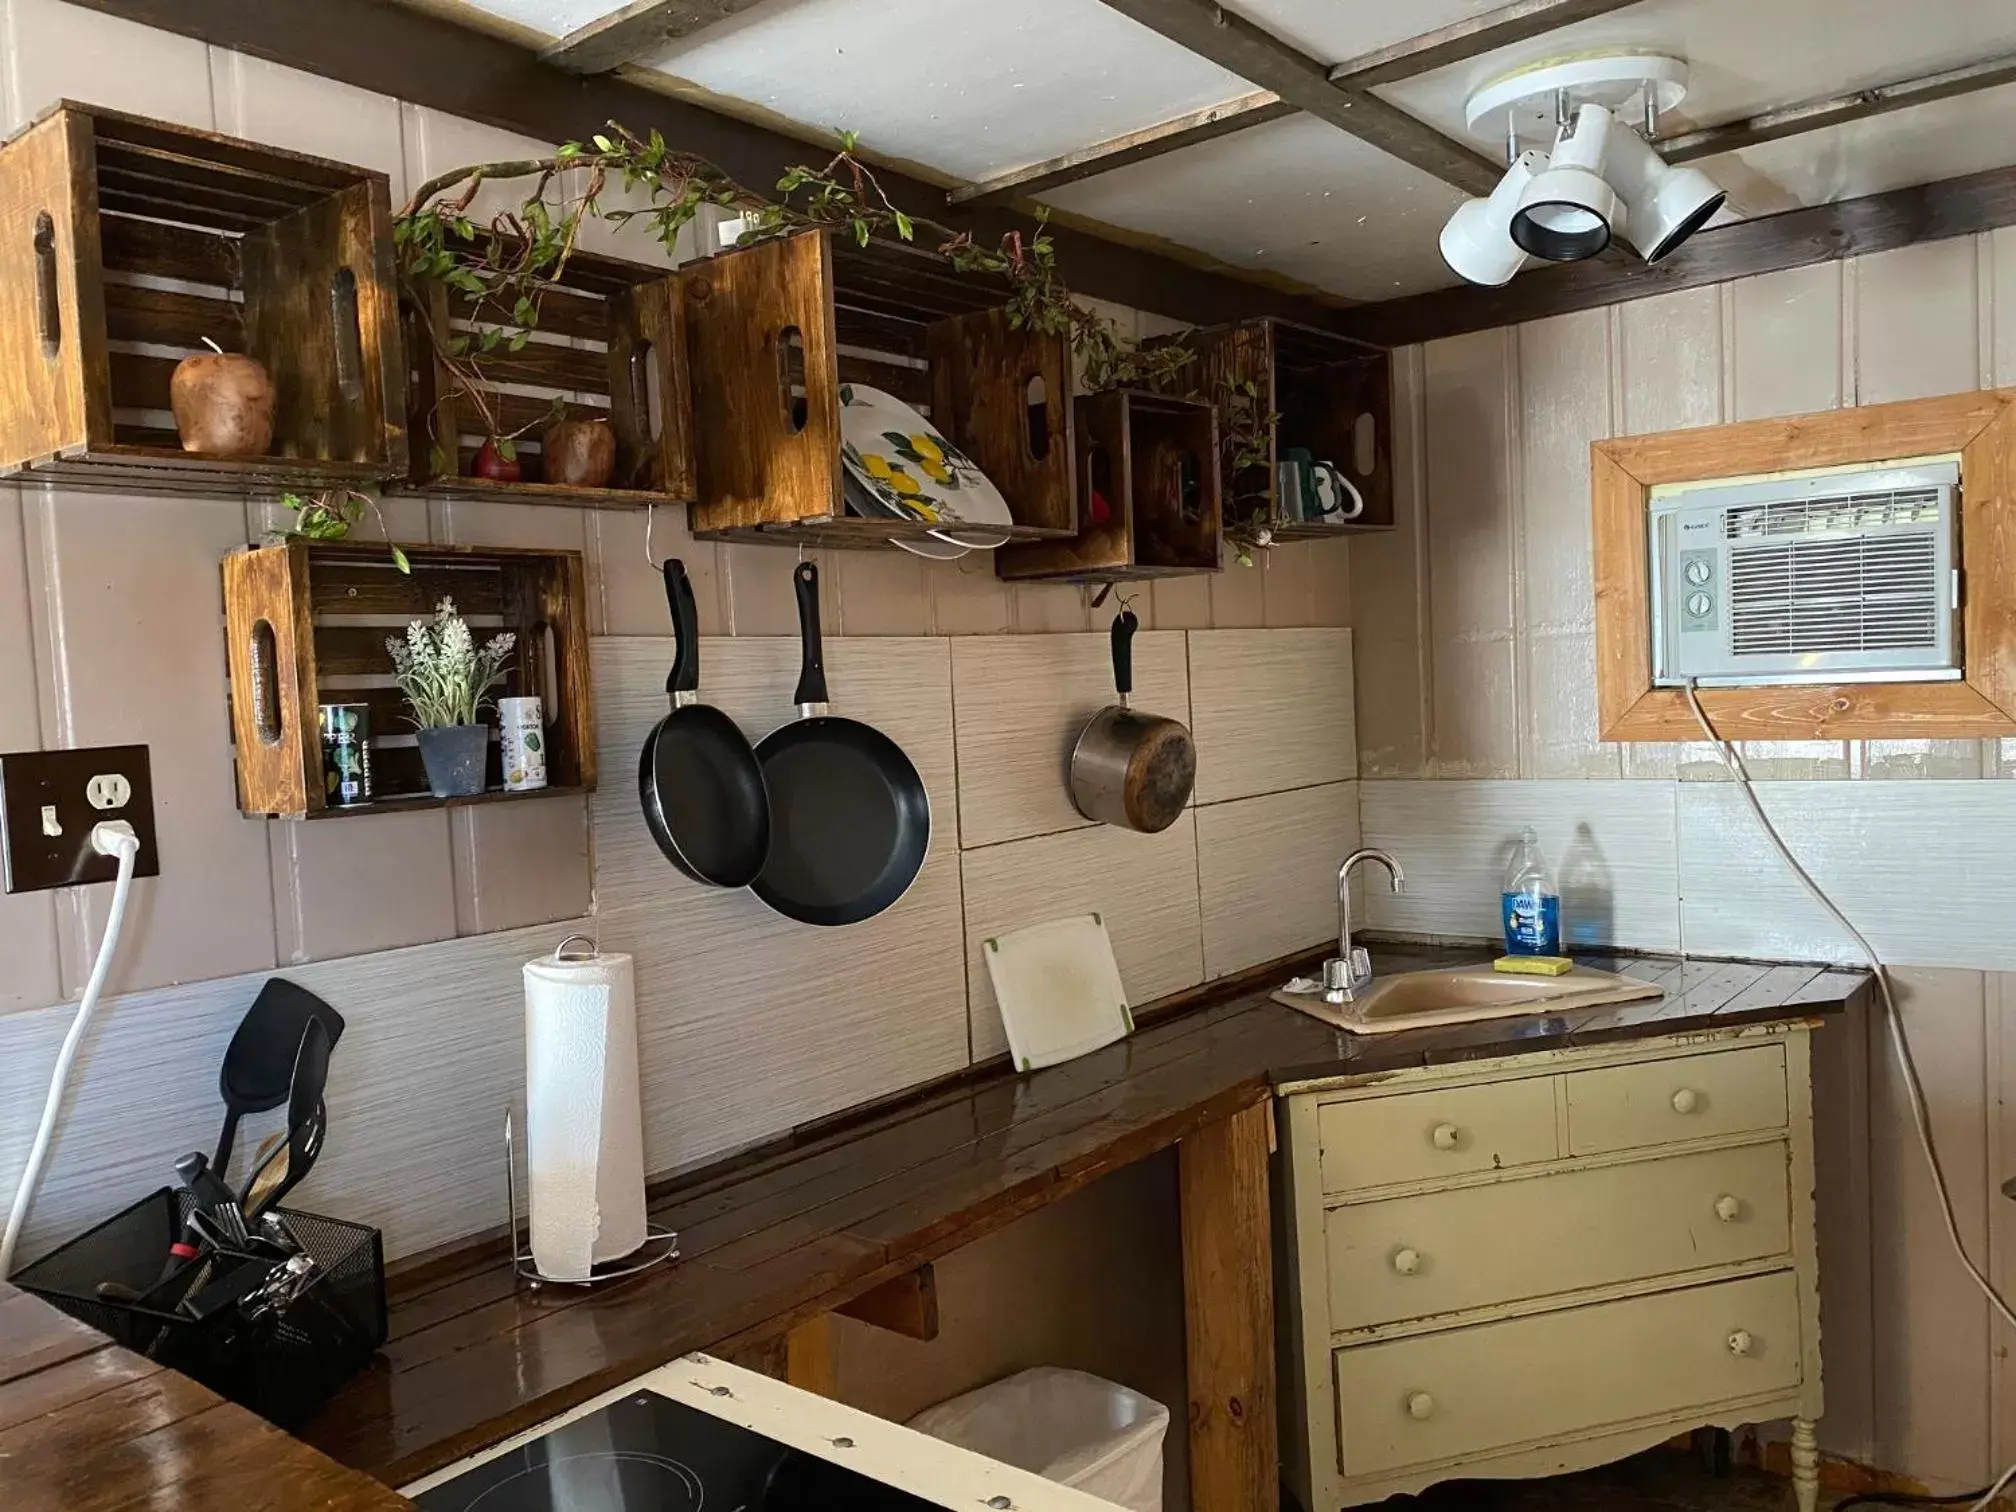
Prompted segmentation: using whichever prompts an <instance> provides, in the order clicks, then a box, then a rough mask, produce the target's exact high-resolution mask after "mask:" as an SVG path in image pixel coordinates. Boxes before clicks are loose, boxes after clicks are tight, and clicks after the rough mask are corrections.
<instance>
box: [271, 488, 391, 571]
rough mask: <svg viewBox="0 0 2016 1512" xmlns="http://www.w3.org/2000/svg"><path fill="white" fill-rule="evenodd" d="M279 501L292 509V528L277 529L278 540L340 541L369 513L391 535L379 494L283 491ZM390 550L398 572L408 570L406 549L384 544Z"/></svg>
mask: <svg viewBox="0 0 2016 1512" xmlns="http://www.w3.org/2000/svg"><path fill="white" fill-rule="evenodd" d="M280 504H281V507H282V508H284V509H291V510H293V511H294V524H293V526H292V528H291V529H288V530H283V531H277V532H275V535H276V536H277V538H278V539H280V540H283V541H284V540H300V541H341V540H346V539H348V538H349V535H350V531H351V529H352V527H354V526H357V525H360V524H362V523H363V521H364V516H365V515H366V514H367V513H368V514H370V515H372V516H373V517H374V518H375V519H376V520H377V521H378V528H379V529H380V530H381V531H384V532H385V534H387V535H390V534H391V531H389V530H386V528H385V515H384V512H383V511H382V510H380V509H379V507H378V495H377V494H375V493H366V492H365V491H363V490H362V489H356V488H331V489H328V490H326V491H324V492H322V493H319V494H310V495H308V496H307V497H306V498H303V497H302V496H301V495H300V494H297V493H283V494H282V495H280ZM386 549H387V550H388V551H390V552H391V553H392V565H393V566H394V567H397V568H398V569H399V570H400V571H401V572H408V573H410V572H411V571H412V570H413V564H412V563H411V562H409V561H407V560H406V553H405V552H403V551H401V550H400V549H399V547H398V546H397V544H391V545H388V546H387V547H386Z"/></svg>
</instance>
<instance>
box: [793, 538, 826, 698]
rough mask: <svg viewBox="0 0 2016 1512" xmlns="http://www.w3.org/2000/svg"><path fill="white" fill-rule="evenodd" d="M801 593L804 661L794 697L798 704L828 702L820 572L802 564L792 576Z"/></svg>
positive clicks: (800, 637)
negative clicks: (821, 633)
mask: <svg viewBox="0 0 2016 1512" xmlns="http://www.w3.org/2000/svg"><path fill="white" fill-rule="evenodd" d="M791 582H792V586H793V587H795V588H796V589H797V590H798V644H799V646H800V647H801V648H802V650H803V653H804V660H803V662H802V664H801V665H800V667H799V669H798V691H797V692H796V693H794V694H792V695H791V701H792V702H793V703H796V704H823V703H824V702H826V643H825V641H824V640H822V639H821V638H820V634H819V569H818V568H817V567H815V566H813V565H812V564H811V563H810V562H800V563H799V564H798V566H797V568H796V570H795V571H793V572H792V574H791Z"/></svg>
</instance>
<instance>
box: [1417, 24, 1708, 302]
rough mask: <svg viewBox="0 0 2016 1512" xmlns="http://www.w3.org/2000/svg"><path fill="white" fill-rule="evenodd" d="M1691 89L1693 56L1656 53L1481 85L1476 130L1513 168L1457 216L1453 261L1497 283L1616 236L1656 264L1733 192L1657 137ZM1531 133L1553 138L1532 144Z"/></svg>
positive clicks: (1449, 231) (1450, 243) (1572, 62)
mask: <svg viewBox="0 0 2016 1512" xmlns="http://www.w3.org/2000/svg"><path fill="white" fill-rule="evenodd" d="M1686 91H1687V65H1686V64H1684V63H1682V62H1680V61H1679V60H1678V59H1677V58H1668V57H1661V56H1657V55H1652V54H1632V55H1628V56H1619V55H1614V54H1611V55H1603V56H1597V57H1588V58H1573V59H1569V60H1567V61H1565V62H1559V63H1550V64H1547V65H1545V66H1543V67H1540V68H1533V69H1527V70H1525V71H1523V72H1521V73H1517V74H1513V75H1511V76H1509V77H1507V78H1504V79H1501V80H1499V81H1498V82H1497V83H1495V84H1491V85H1488V86H1486V87H1485V88H1484V89H1481V90H1479V91H1478V92H1477V93H1476V94H1474V95H1472V96H1471V97H1470V101H1469V105H1468V108H1467V110H1466V112H1465V115H1466V117H1467V120H1468V123H1469V126H1470V129H1471V130H1472V131H1473V132H1475V133H1476V134H1477V135H1479V136H1482V137H1487V138H1489V139H1492V140H1495V141H1498V142H1502V143H1504V144H1505V150H1506V155H1507V159H1508V161H1509V162H1510V164H1511V166H1510V167H1509V168H1508V169H1507V170H1506V173H1505V177H1504V178H1503V179H1502V180H1500V182H1499V184H1498V187H1497V188H1496V189H1494V190H1493V191H1492V192H1491V194H1490V196H1489V197H1488V198H1485V199H1471V200H1466V201H1464V202H1463V204H1462V205H1460V206H1458V207H1457V209H1456V213H1455V214H1454V215H1452V216H1451V217H1450V218H1449V222H1448V224H1447V225H1446V226H1444V227H1443V229H1442V239H1441V246H1442V256H1443V258H1444V260H1445V261H1447V262H1448V264H1449V266H1450V267H1451V268H1452V269H1453V270H1454V271H1455V272H1457V273H1458V274H1460V275H1461V276H1462V277H1463V278H1465V279H1467V280H1468V281H1469V282H1471V283H1477V284H1487V285H1497V284H1502V283H1504V282H1506V281H1507V280H1508V279H1510V278H1511V277H1512V276H1513V275H1514V274H1516V273H1517V272H1518V271H1519V270H1520V268H1522V267H1523V266H1524V265H1525V263H1526V261H1527V259H1528V258H1529V257H1538V258H1542V259H1545V260H1547V261H1550V262H1574V261H1578V260H1579V259H1581V258H1585V257H1594V256H1595V255H1596V254H1597V253H1599V252H1601V251H1602V250H1603V249H1604V248H1606V247H1607V246H1609V245H1610V242H1611V240H1612V238H1613V237H1621V238H1623V239H1624V240H1625V241H1627V242H1629V243H1630V244H1631V246H1632V247H1633V248H1635V249H1636V250H1637V252H1638V254H1639V255H1640V256H1641V257H1643V258H1644V259H1645V261H1646V262H1648V263H1656V262H1659V261H1660V260H1661V259H1663V258H1665V257H1667V256H1668V255H1669V254H1671V253H1672V252H1673V251H1674V249H1676V248H1677V247H1679V246H1680V244H1681V243H1682V242H1684V241H1686V240H1687V238H1688V237H1690V236H1692V235H1693V234H1694V233H1695V232H1696V231H1698V230H1700V229H1701V227H1702V226H1703V225H1705V224H1706V223H1707V222H1708V220H1709V219H1710V218H1711V217H1712V216H1713V215H1714V214H1715V212H1716V211H1717V210H1719V209H1721V208H1722V203H1723V201H1724V199H1725V198H1727V196H1726V195H1725V194H1724V193H1723V191H1722V190H1721V189H1720V188H1719V187H1717V186H1716V184H1715V183H1714V181H1713V180H1712V179H1710V178H1709V177H1708V176H1707V175H1706V174H1704V173H1702V172H1701V171H1700V170H1699V169H1698V168H1684V167H1674V166H1673V165H1671V164H1669V163H1667V162H1666V161H1665V160H1664V159H1663V158H1661V157H1660V156H1659V153H1658V150H1657V149H1656V148H1655V147H1653V146H1652V144H1651V142H1650V140H1648V138H1650V137H1652V136H1653V134H1654V132H1655V130H1656V126H1657V122H1658V119H1659V116H1660V114H1661V112H1663V111H1667V110H1671V109H1672V108H1673V107H1674V106H1675V105H1677V104H1679V103H1680V101H1681V99H1682V98H1683V97H1684V96H1685V94H1686ZM1627 104H1628V105H1630V106H1631V107H1632V109H1633V111H1634V112H1636V111H1638V110H1640V109H1642V112H1643V119H1644V122H1645V134H1644V135H1642V136H1641V135H1640V134H1639V133H1638V132H1637V131H1635V130H1633V129H1632V128H1631V127H1630V126H1628V125H1626V124H1624V122H1623V121H1620V120H1619V119H1618V117H1617V114H1616V112H1617V111H1618V110H1619V108H1620V107H1623V106H1625V105H1627ZM1630 118H1635V115H1634V117H1630ZM1522 142H1533V143H1538V142H1546V143H1548V144H1550V146H1549V150H1547V151H1537V150H1535V149H1534V147H1530V146H1529V147H1526V148H1524V149H1523V150H1522V147H1521V143H1522Z"/></svg>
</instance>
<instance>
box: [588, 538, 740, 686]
mask: <svg viewBox="0 0 2016 1512" xmlns="http://www.w3.org/2000/svg"><path fill="white" fill-rule="evenodd" d="M647 529H648V531H649V534H648V535H647V534H646V531H647ZM668 557H677V558H679V560H680V561H682V562H684V563H685V564H686V579H687V581H688V582H690V583H691V584H692V585H693V607H694V609H695V610H696V611H697V612H698V613H699V616H700V633H701V634H702V635H726V634H727V633H728V614H727V609H726V607H725V605H724V602H723V598H722V582H721V566H720V558H719V555H718V552H717V548H716V547H715V545H714V543H713V542H712V541H696V540H694V539H693V537H692V536H691V535H690V534H688V532H687V530H686V511H685V510H683V509H653V510H650V511H648V512H647V511H644V510H639V509H595V510H590V511H589V513H588V602H589V609H590V612H591V614H592V615H593V619H592V620H591V623H590V633H591V634H595V635H670V634H671V633H672V613H671V610H670V609H669V608H668V607H667V605H666V603H665V575H664V573H663V571H662V570H661V569H660V567H659V565H658V564H660V563H662V562H664V561H665V560H666V559H667V558H668ZM668 670H669V664H668ZM702 676H703V677H704V676H705V671H704V669H703V671H702Z"/></svg>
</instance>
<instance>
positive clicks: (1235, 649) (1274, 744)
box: [1143, 630, 1358, 804]
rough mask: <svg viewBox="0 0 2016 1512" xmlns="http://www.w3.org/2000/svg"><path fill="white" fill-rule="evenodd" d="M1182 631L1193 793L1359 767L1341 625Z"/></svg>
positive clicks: (1280, 787)
mask: <svg viewBox="0 0 2016 1512" xmlns="http://www.w3.org/2000/svg"><path fill="white" fill-rule="evenodd" d="M1189 639H1190V707H1191V719H1190V724H1191V729H1192V732H1193V734H1194V736H1195V739H1196V744H1197V794H1196V801H1197V802H1198V803H1200V804H1205V803H1219V802H1222V801H1224V800H1225V799H1228V798H1250V797H1253V796H1254V795H1256V794H1259V793H1280V792H1286V791H1287V790H1289V789H1290V788H1303V787H1312V786H1314V785H1315V784H1317V783H1324V782H1340V781H1343V780H1345V779H1347V778H1351V777H1355V776H1357V775H1358V743H1357V735H1356V731H1355V729H1354V724H1353V718H1352V688H1351V679H1352V665H1351V640H1352V637H1351V632H1350V631H1349V630H1192V631H1191V632H1190V637H1189ZM1143 707H1144V708H1149V709H1153V707H1154V706H1153V705H1149V704H1144V705H1143ZM1155 712H1158V713H1159V712H1164V711H1161V710H1155Z"/></svg>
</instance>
